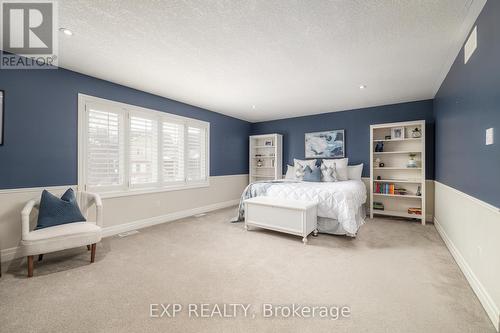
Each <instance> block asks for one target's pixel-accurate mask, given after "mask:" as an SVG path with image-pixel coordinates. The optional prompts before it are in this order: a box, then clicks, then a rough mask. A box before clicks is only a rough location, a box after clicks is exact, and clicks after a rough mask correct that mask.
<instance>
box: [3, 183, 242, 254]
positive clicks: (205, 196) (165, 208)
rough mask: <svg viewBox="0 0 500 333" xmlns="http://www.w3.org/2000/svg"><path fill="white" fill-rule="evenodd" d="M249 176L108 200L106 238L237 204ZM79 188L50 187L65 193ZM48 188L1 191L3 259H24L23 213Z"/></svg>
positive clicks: (105, 201) (59, 192)
mask: <svg viewBox="0 0 500 333" xmlns="http://www.w3.org/2000/svg"><path fill="white" fill-rule="evenodd" d="M247 185H248V175H247V174H241V175H230V176H215V177H210V186H208V187H203V188H196V189H185V190H178V191H167V192H158V193H150V194H143V195H134V196H125V197H115V198H105V199H103V203H104V235H105V236H112V235H115V234H117V233H120V232H124V231H128V230H133V229H139V228H144V227H148V226H152V225H155V224H160V223H165V222H169V221H174V220H177V219H181V218H185V217H189V216H192V215H196V214H200V213H205V212H209V211H213V210H217V209H221V208H225V207H230V206H233V205H236V204H237V203H238V202H239V198H240V196H241V193H242V192H243V190H244V188H245V187H246V186H247ZM68 187H73V188H76V185H68V186H57V187H46V188H45V189H47V190H49V191H50V192H52V193H54V194H59V195H60V194H62V193H63V192H64V191H65V190H66V189H67V188H68ZM43 189H44V188H25V189H12V190H0V249H1V260H2V261H7V260H12V259H14V258H16V257H20V256H22V252H21V251H20V248H19V247H18V244H19V241H20V236H21V217H20V216H21V215H20V212H21V210H22V208H23V207H24V205H25V203H26V202H27V201H28V200H30V199H32V198H38V197H40V193H41V192H42V190H43Z"/></svg>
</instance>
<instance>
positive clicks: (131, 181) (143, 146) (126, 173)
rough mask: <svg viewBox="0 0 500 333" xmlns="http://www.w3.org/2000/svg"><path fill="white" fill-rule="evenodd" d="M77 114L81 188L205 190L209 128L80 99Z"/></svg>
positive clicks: (196, 122)
mask: <svg viewBox="0 0 500 333" xmlns="http://www.w3.org/2000/svg"><path fill="white" fill-rule="evenodd" d="M78 112H79V113H78V130H79V135H78V140H79V141H78V142H79V150H78V160H79V164H78V165H79V173H78V177H79V178H78V179H79V180H78V184H79V185H82V186H85V187H87V188H89V189H90V190H95V191H98V192H99V193H106V192H114V193H118V192H119V191H123V192H129V191H130V192H135V193H142V192H149V191H158V190H162V189H165V190H168V189H179V188H183V187H184V186H185V187H189V188H193V187H198V186H206V185H208V176H209V165H208V161H209V149H208V147H209V129H210V124H209V123H207V122H204V121H200V120H195V119H190V118H186V117H181V116H176V115H171V114H168V113H165V112H159V111H154V110H148V109H144V108H139V107H135V106H131V105H126V104H123V103H117V102H111V101H107V100H103V99H99V98H95V97H91V96H84V95H80V96H79V111H78ZM111 195H114V194H111ZM118 195H122V194H121V193H120V194H118Z"/></svg>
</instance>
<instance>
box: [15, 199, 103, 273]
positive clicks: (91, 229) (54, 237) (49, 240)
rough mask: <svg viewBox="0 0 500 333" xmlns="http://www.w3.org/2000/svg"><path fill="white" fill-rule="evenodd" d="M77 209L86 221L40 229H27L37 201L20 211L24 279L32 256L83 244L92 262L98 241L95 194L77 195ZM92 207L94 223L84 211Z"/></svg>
mask: <svg viewBox="0 0 500 333" xmlns="http://www.w3.org/2000/svg"><path fill="white" fill-rule="evenodd" d="M76 198H77V202H78V206H79V207H80V210H81V212H82V215H83V216H84V217H85V219H86V220H87V221H83V222H73V223H67V224H61V225H56V226H54V227H49V228H44V229H40V230H30V215H31V212H32V210H33V208H39V206H40V201H39V200H30V201H29V202H28V203H27V204H26V206H25V207H24V209H23V210H22V212H21V221H22V237H21V245H22V247H23V250H24V253H25V254H26V255H27V257H28V277H32V276H33V256H34V255H37V254H38V255H39V257H38V261H40V260H42V257H43V254H44V253H49V252H55V251H61V250H66V249H70V248H75V247H79V246H84V245H87V249H88V250H91V254H90V262H91V263H93V262H94V259H95V250H96V243H98V242H100V241H101V238H102V231H101V227H102V202H101V198H100V197H99V195H98V194H93V193H88V192H78V193H77V194H76ZM93 205H95V207H96V215H95V221H89V215H88V211H89V208H91V207H92V206H93Z"/></svg>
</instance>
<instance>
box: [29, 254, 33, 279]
mask: <svg viewBox="0 0 500 333" xmlns="http://www.w3.org/2000/svg"><path fill="white" fill-rule="evenodd" d="M32 276H33V256H28V277H29V278H30V277H32Z"/></svg>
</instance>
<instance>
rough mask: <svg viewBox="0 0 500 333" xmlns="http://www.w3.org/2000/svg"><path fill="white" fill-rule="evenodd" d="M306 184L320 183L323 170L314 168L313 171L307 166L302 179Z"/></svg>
mask: <svg viewBox="0 0 500 333" xmlns="http://www.w3.org/2000/svg"><path fill="white" fill-rule="evenodd" d="M302 180H303V181H305V182H320V181H321V170H320V168H318V167H314V168H313V169H311V168H310V167H309V166H306V167H305V169H304V178H303V179H302Z"/></svg>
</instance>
